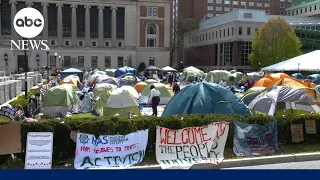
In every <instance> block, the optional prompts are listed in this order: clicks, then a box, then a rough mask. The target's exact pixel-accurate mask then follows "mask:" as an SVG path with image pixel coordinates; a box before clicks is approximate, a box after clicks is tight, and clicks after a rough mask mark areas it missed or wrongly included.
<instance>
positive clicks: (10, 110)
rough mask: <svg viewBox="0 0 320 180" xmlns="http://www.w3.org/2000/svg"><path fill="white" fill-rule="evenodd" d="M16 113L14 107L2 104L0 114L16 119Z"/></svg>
mask: <svg viewBox="0 0 320 180" xmlns="http://www.w3.org/2000/svg"><path fill="white" fill-rule="evenodd" d="M15 114H16V110H15V109H14V108H12V107H8V106H2V107H1V109H0V115H1V116H5V117H7V118H9V119H11V120H12V121H14V116H15Z"/></svg>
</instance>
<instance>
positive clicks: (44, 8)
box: [41, 3, 49, 40]
mask: <svg viewBox="0 0 320 180" xmlns="http://www.w3.org/2000/svg"><path fill="white" fill-rule="evenodd" d="M41 6H42V14H43V20H44V25H43V30H42V37H43V39H45V40H48V36H49V35H48V33H49V28H48V24H49V19H48V6H49V4H48V3H41Z"/></svg>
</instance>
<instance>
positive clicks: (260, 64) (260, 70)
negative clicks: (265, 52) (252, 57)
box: [259, 62, 261, 71]
mask: <svg viewBox="0 0 320 180" xmlns="http://www.w3.org/2000/svg"><path fill="white" fill-rule="evenodd" d="M259 69H260V71H261V63H260V62H259Z"/></svg>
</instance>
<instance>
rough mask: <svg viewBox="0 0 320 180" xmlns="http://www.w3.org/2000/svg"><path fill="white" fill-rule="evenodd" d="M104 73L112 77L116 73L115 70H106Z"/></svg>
mask: <svg viewBox="0 0 320 180" xmlns="http://www.w3.org/2000/svg"><path fill="white" fill-rule="evenodd" d="M104 72H106V73H107V75H108V76H111V77H114V73H115V72H116V69H106V70H104Z"/></svg>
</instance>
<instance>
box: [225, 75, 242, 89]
mask: <svg viewBox="0 0 320 180" xmlns="http://www.w3.org/2000/svg"><path fill="white" fill-rule="evenodd" d="M242 77H243V73H242V72H234V73H232V74H230V75H229V76H228V80H227V85H228V86H231V85H236V84H238V82H239V81H240V80H241V79H242Z"/></svg>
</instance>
